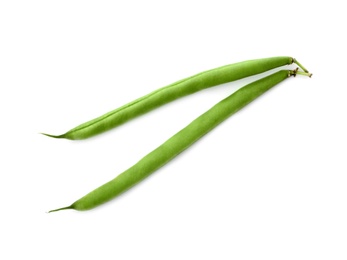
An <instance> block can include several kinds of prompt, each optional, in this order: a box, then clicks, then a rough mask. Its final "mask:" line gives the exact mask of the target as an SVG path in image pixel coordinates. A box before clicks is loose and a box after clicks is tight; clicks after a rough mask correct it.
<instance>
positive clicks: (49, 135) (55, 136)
mask: <svg viewBox="0 0 347 260" xmlns="http://www.w3.org/2000/svg"><path fill="white" fill-rule="evenodd" d="M40 134H42V135H45V136H48V137H52V138H63V137H64V135H51V134H46V133H40Z"/></svg>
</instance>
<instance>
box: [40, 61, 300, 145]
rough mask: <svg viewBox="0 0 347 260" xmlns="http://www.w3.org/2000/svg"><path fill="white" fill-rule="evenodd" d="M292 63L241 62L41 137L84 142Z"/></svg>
mask: <svg viewBox="0 0 347 260" xmlns="http://www.w3.org/2000/svg"><path fill="white" fill-rule="evenodd" d="M293 62H297V61H296V60H294V59H293V58H291V57H286V56H283V57H272V58H264V59H256V60H249V61H243V62H239V63H235V64H230V65H226V66H223V67H219V68H215V69H212V70H208V71H204V72H201V73H199V74H196V75H194V76H191V77H189V78H186V79H183V80H180V81H177V82H175V83H173V84H171V85H168V86H166V87H163V88H160V89H158V90H156V91H153V92H152V93H150V94H148V95H145V96H143V97H141V98H139V99H136V100H134V101H132V102H130V103H128V104H126V105H124V106H122V107H119V108H117V109H115V110H113V111H111V112H109V113H107V114H104V115H102V116H100V117H97V118H95V119H93V120H91V121H88V122H86V123H83V124H81V125H79V126H77V127H75V128H73V129H71V130H69V131H68V132H66V133H65V134H62V135H50V134H44V135H47V136H50V137H54V138H66V139H70V140H80V139H86V138H89V137H92V136H94V135H97V134H100V133H103V132H105V131H108V130H110V129H112V128H114V127H117V126H119V125H121V124H123V123H125V122H127V121H129V120H131V119H133V118H135V117H137V116H140V115H142V114H145V113H147V112H149V111H151V110H152V109H155V108H157V107H159V106H162V105H164V104H167V103H169V102H171V101H174V100H176V99H178V98H180V97H184V96H187V95H190V94H193V93H195V92H197V91H200V90H203V89H206V88H209V87H212V86H216V85H220V84H223V83H227V82H231V81H235V80H239V79H242V78H245V77H249V76H252V75H256V74H259V73H263V72H265V71H268V70H271V69H274V68H277V67H280V66H284V65H289V64H292V63H293Z"/></svg>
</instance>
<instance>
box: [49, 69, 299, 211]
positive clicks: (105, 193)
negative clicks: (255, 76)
mask: <svg viewBox="0 0 347 260" xmlns="http://www.w3.org/2000/svg"><path fill="white" fill-rule="evenodd" d="M295 74H296V71H290V70H281V71H278V72H276V73H274V74H272V75H270V76H267V77H264V78H262V79H260V80H257V81H255V82H253V83H250V84H248V85H246V86H245V87H243V88H241V89H239V90H237V91H236V92H235V93H233V94H232V95H230V96H229V97H227V98H225V99H224V100H222V101H220V102H219V103H217V104H216V105H215V106H213V107H212V108H211V109H209V110H208V111H207V112H205V113H204V114H202V115H201V116H199V117H198V118H196V119H195V120H194V121H192V122H191V123H190V124H189V125H188V126H186V127H185V128H183V129H182V130H181V131H179V132H178V133H176V134H175V135H174V136H172V137H171V138H170V139H168V140H167V141H166V142H164V143H163V144H162V145H160V146H159V147H158V148H156V149H155V150H153V151H152V152H150V153H149V154H148V155H146V156H145V157H143V158H142V159H141V160H140V161H138V162H137V163H136V164H135V165H133V166H132V167H130V168H129V169H127V170H126V171H124V172H123V173H121V174H120V175H118V176H117V177H116V178H114V179H113V180H111V181H109V182H107V183H106V184H104V185H102V186H100V187H99V188H97V189H95V190H94V191H92V192H90V193H88V194H87V195H85V196H84V197H82V198H81V199H79V200H77V201H76V202H74V203H73V204H71V205H70V206H68V207H64V208H59V209H55V210H51V211H50V212H53V211H58V210H63V209H75V210H88V209H92V208H94V207H96V206H98V205H100V204H102V203H105V202H107V201H109V200H111V199H112V198H114V197H116V196H118V195H119V194H121V193H123V192H124V191H126V190H128V189H129V188H131V187H132V186H134V185H135V184H137V183H138V182H140V181H141V180H143V179H144V178H146V177H147V176H149V175H150V174H151V173H153V172H154V171H156V170H157V169H158V168H160V167H161V166H163V165H164V164H166V163H168V162H169V161H170V160H172V159H173V158H174V157H175V156H177V155H178V154H179V153H181V152H183V151H184V150H185V149H187V148H188V147H189V146H190V145H192V144H193V143H194V142H196V141H197V140H199V139H200V138H201V137H202V136H204V135H205V134H207V133H208V132H209V131H211V130H212V129H213V128H215V127H216V126H217V125H218V124H220V123H221V122H223V121H224V120H225V119H227V118H228V117H229V116H231V115H232V114H234V113H236V112H237V111H238V110H240V109H241V108H243V107H244V106H246V105H247V104H248V103H250V102H251V101H253V100H254V99H256V98H257V97H259V96H260V95H261V94H263V93H264V92H266V91H267V90H269V89H271V88H272V87H274V86H275V85H276V84H278V83H280V82H282V81H283V80H285V79H287V78H288V77H289V76H291V75H295Z"/></svg>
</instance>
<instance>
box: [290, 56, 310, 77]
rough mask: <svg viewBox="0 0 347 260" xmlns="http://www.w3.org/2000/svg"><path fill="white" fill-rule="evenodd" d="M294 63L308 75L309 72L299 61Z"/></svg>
mask: <svg viewBox="0 0 347 260" xmlns="http://www.w3.org/2000/svg"><path fill="white" fill-rule="evenodd" d="M293 61H294V63H295V64H296V65H298V66H299V67H300V68H301V69H302V70H303V71H305V72H306V73H309V72H308V70H307V69H306V68H305V67H304V66H303V65H302V64H301V63H300V62H298V61H297V59H294V60H293ZM298 74H299V73H298Z"/></svg>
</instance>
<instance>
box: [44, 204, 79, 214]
mask: <svg viewBox="0 0 347 260" xmlns="http://www.w3.org/2000/svg"><path fill="white" fill-rule="evenodd" d="M65 209H73V206H72V205H70V206H68V207H63V208H58V209H52V210H50V211H48V212H47V213H52V212H56V211H60V210H65Z"/></svg>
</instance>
